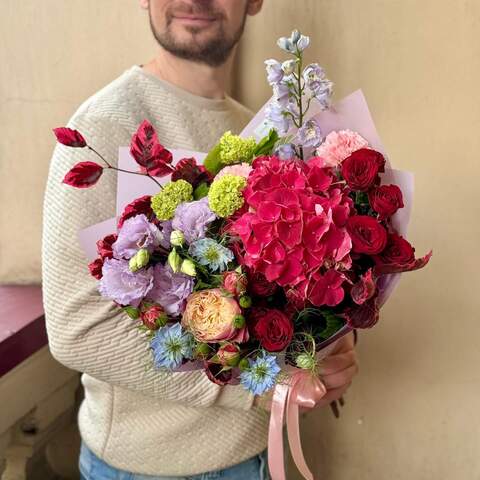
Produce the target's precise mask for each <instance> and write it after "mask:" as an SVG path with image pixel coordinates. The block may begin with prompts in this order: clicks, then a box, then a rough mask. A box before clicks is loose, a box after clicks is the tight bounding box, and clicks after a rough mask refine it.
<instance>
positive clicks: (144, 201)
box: [117, 195, 153, 228]
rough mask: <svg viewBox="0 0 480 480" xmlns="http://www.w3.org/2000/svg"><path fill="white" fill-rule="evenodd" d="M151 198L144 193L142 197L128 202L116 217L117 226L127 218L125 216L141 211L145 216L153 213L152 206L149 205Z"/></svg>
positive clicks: (128, 216) (120, 226)
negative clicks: (117, 217) (119, 215)
mask: <svg viewBox="0 0 480 480" xmlns="http://www.w3.org/2000/svg"><path fill="white" fill-rule="evenodd" d="M151 199H152V197H151V196H150V195H144V196H143V197H140V198H137V199H135V200H134V201H133V202H131V203H129V204H128V205H127V206H126V207H125V209H124V210H123V213H122V215H121V217H120V218H119V219H118V225H117V227H118V228H122V225H123V222H125V220H127V218H130V217H134V216H135V215H140V214H141V213H143V214H144V215H146V216H147V217H150V216H152V215H153V211H152V207H151V204H150V202H151Z"/></svg>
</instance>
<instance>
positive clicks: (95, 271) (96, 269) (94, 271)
mask: <svg viewBox="0 0 480 480" xmlns="http://www.w3.org/2000/svg"><path fill="white" fill-rule="evenodd" d="M102 268H103V258H96V259H95V260H94V261H93V262H91V263H89V264H88V269H89V270H90V274H91V275H92V276H93V277H95V278H96V279H97V280H100V279H101V278H102V276H103V274H102Z"/></svg>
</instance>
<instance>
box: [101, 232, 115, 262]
mask: <svg viewBox="0 0 480 480" xmlns="http://www.w3.org/2000/svg"><path fill="white" fill-rule="evenodd" d="M117 237H118V235H117V234H116V233H112V234H110V235H107V236H106V237H103V238H102V239H101V240H98V241H97V252H98V254H99V255H100V257H102V258H103V259H105V258H112V257H113V252H112V244H113V243H115V241H116V240H117Z"/></svg>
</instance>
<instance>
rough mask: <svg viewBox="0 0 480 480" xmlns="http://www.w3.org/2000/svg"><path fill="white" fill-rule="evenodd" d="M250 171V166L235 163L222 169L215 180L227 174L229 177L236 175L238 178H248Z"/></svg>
mask: <svg viewBox="0 0 480 480" xmlns="http://www.w3.org/2000/svg"><path fill="white" fill-rule="evenodd" d="M251 171H252V166H251V165H250V164H248V163H245V162H244V163H237V164H235V165H228V166H227V167H224V168H222V169H221V170H220V171H219V172H218V173H217V175H216V177H215V179H218V178H221V177H223V176H224V175H226V174H227V173H228V174H229V175H237V176H239V177H245V178H248V176H249V175H250V172H251Z"/></svg>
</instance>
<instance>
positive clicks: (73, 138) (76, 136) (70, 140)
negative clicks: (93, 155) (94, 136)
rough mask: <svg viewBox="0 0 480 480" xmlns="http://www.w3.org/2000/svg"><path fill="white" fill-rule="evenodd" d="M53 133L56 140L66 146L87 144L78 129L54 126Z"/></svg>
mask: <svg viewBox="0 0 480 480" xmlns="http://www.w3.org/2000/svg"><path fill="white" fill-rule="evenodd" d="M53 133H54V134H55V136H56V137H57V141H58V142H59V143H61V144H62V145H66V146H67V147H75V148H83V147H86V146H87V142H86V141H85V139H84V138H83V136H82V134H81V133H80V132H79V131H78V130H73V129H71V128H68V127H59V128H54V129H53Z"/></svg>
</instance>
